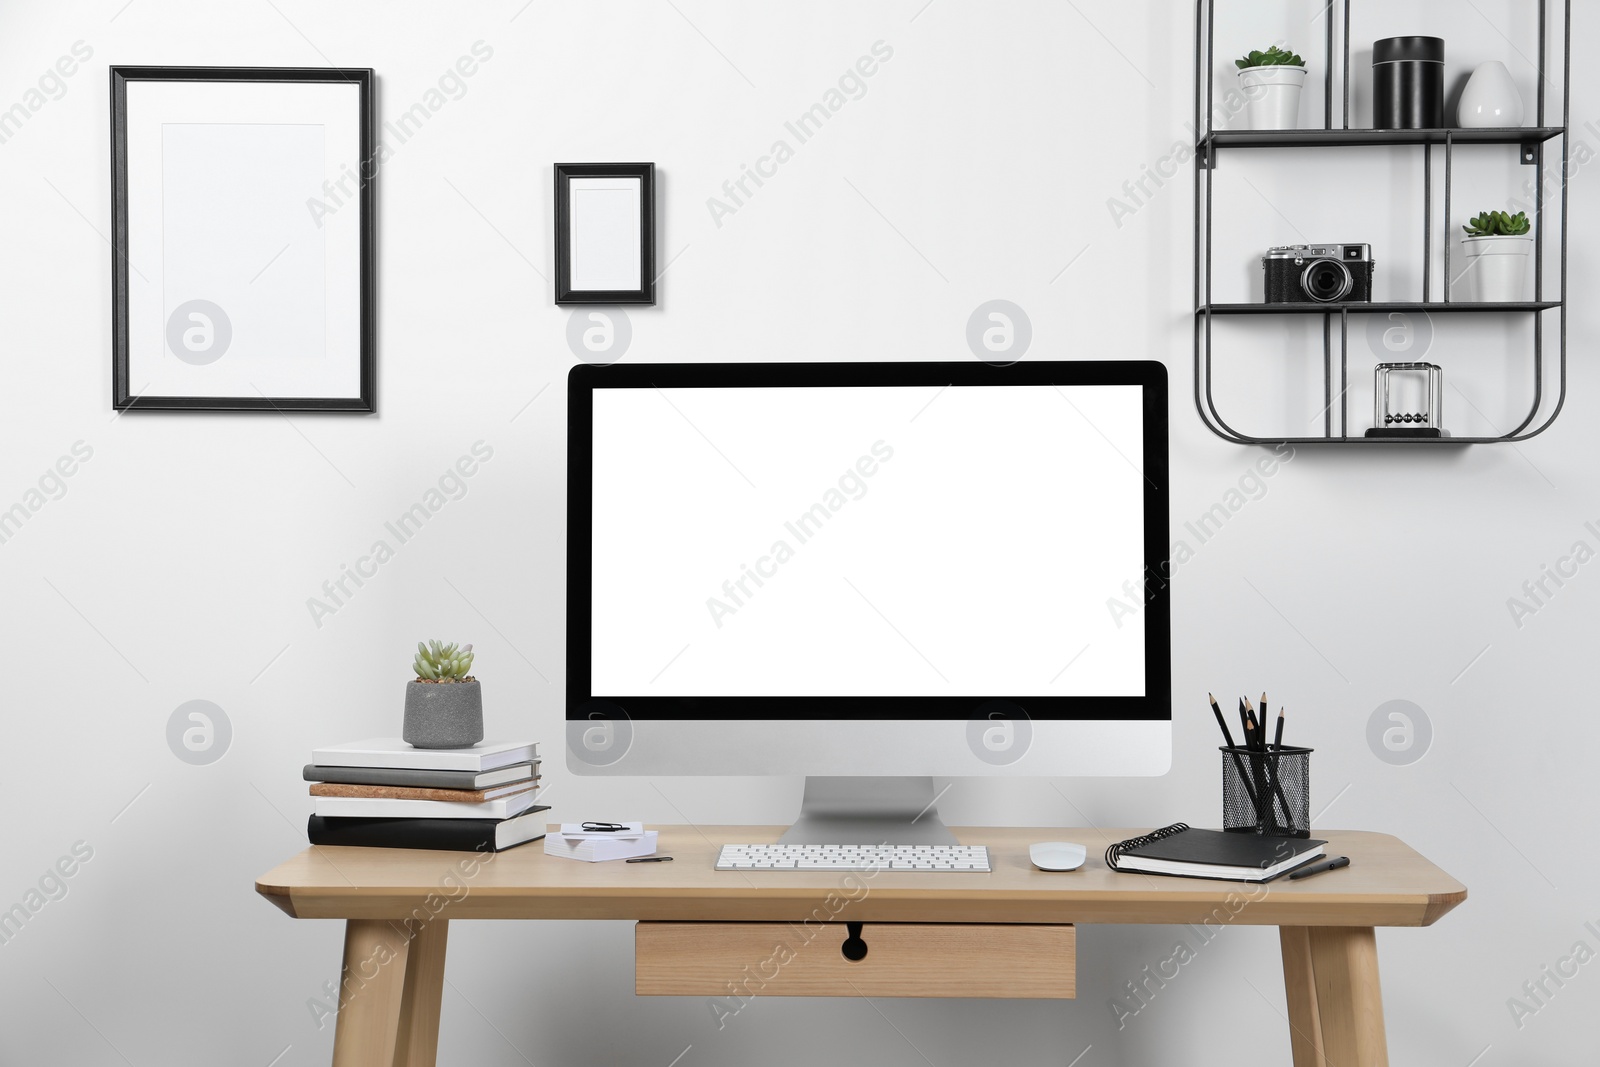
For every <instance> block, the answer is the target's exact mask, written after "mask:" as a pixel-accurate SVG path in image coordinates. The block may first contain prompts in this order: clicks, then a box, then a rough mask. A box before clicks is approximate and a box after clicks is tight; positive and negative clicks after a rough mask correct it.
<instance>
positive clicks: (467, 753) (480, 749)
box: [311, 737, 539, 771]
mask: <svg viewBox="0 0 1600 1067" xmlns="http://www.w3.org/2000/svg"><path fill="white" fill-rule="evenodd" d="M538 755H539V746H538V744H537V743H535V742H529V741H480V742H478V743H477V744H476V745H473V746H472V747H470V748H416V747H414V746H412V745H408V744H406V743H405V742H404V741H402V740H401V739H400V738H398V737H375V738H371V739H369V740H366V741H351V742H350V743H349V744H344V745H331V746H329V747H328V748H319V749H317V750H315V751H314V752H312V753H311V762H312V763H314V764H316V765H317V766H319V767H400V768H405V769H408V770H426V771H493V770H498V769H499V768H501V767H509V766H511V765H512V764H513V763H527V762H529V761H530V760H533V759H536V758H537V757H538Z"/></svg>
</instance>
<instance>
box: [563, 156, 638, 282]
mask: <svg viewBox="0 0 1600 1067" xmlns="http://www.w3.org/2000/svg"><path fill="white" fill-rule="evenodd" d="M575 182H576V183H577V184H576V187H575V185H574V183H575ZM575 191H576V192H577V193H578V194H579V196H578V200H577V203H576V204H575V202H574V197H573V193H574V192H575ZM555 194H556V195H555V199H556V263H555V267H556V303H557V304H654V303H655V302H656V277H655V275H656V266H655V264H656V226H655V221H656V210H655V203H656V165H655V164H654V163H557V164H556V167H555ZM635 222H637V226H638V242H639V243H638V248H637V250H635V249H634V248H633V245H632V240H633V230H634V224H635Z"/></svg>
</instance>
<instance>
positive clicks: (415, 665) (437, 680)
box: [403, 641, 483, 748]
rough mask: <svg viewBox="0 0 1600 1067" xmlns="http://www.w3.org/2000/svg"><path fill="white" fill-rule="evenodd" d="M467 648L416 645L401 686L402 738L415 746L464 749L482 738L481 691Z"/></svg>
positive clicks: (441, 644)
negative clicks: (410, 674) (411, 677)
mask: <svg viewBox="0 0 1600 1067" xmlns="http://www.w3.org/2000/svg"><path fill="white" fill-rule="evenodd" d="M472 660H473V654H472V646H471V645H461V646H460V647H457V646H456V645H447V644H444V643H443V642H440V641H429V642H427V643H426V644H424V643H423V642H421V641H419V642H417V655H416V658H415V659H413V660H412V661H411V667H412V669H413V670H415V671H416V673H417V678H416V680H415V681H413V682H408V683H406V721H405V732H404V734H403V736H404V737H405V739H406V743H407V744H409V745H414V746H415V747H417V748H467V747H470V746H472V745H475V744H477V743H478V742H479V741H482V740H483V691H482V689H481V688H480V687H479V686H478V680H477V679H476V678H474V677H472V675H470V674H468V673H467V671H469V670H471V669H472Z"/></svg>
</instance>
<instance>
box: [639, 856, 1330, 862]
mask: <svg viewBox="0 0 1600 1067" xmlns="http://www.w3.org/2000/svg"><path fill="white" fill-rule="evenodd" d="M624 862H625V863H671V862H672V857H671V856H635V857H633V859H631V860H625V861H624ZM1345 862H1347V863H1348V862H1349V861H1348V860H1346V861H1345Z"/></svg>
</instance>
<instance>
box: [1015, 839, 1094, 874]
mask: <svg viewBox="0 0 1600 1067" xmlns="http://www.w3.org/2000/svg"><path fill="white" fill-rule="evenodd" d="M1088 855H1089V850H1088V849H1086V848H1084V847H1083V846H1082V845H1078V844H1074V843H1073V842H1071V841H1040V842H1037V843H1036V844H1032V845H1029V846H1028V858H1029V859H1031V860H1033V865H1034V866H1035V867H1037V868H1039V869H1040V870H1041V871H1075V870H1077V869H1078V868H1079V867H1082V866H1083V861H1084V860H1085V859H1087V858H1088Z"/></svg>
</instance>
